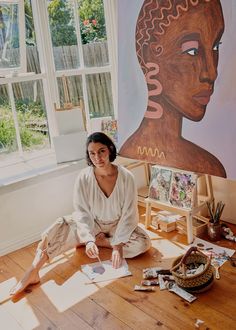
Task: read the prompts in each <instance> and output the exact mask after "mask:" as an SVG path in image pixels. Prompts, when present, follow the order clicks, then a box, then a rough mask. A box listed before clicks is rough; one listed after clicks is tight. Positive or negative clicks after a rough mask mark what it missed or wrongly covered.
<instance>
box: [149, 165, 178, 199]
mask: <svg viewBox="0 0 236 330" xmlns="http://www.w3.org/2000/svg"><path fill="white" fill-rule="evenodd" d="M171 177H172V171H171V170H170V169H167V168H162V167H159V166H157V165H154V166H152V169H151V180H150V185H149V197H150V198H153V199H156V200H158V201H160V202H164V203H169V192H170V184H171Z"/></svg>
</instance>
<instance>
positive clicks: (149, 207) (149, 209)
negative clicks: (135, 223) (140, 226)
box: [145, 202, 152, 229]
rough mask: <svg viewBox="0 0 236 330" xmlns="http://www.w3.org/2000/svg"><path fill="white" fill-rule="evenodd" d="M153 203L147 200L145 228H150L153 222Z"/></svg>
mask: <svg viewBox="0 0 236 330" xmlns="http://www.w3.org/2000/svg"><path fill="white" fill-rule="evenodd" d="M151 209H152V207H151V203H149V202H146V214H145V228H146V229H148V228H149V226H150V223H151Z"/></svg>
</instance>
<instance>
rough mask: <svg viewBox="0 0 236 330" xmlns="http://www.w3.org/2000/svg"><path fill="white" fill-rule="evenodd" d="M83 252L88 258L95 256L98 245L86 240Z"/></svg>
mask: <svg viewBox="0 0 236 330" xmlns="http://www.w3.org/2000/svg"><path fill="white" fill-rule="evenodd" d="M85 252H86V254H87V256H88V257H89V258H97V256H98V254H99V251H98V247H97V245H96V244H95V243H94V242H88V243H87V244H86V249H85Z"/></svg>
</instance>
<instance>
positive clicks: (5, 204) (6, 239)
mask: <svg viewBox="0 0 236 330" xmlns="http://www.w3.org/2000/svg"><path fill="white" fill-rule="evenodd" d="M84 166H86V163H85V162H84V161H81V162H79V163H77V164H73V165H71V166H68V167H66V168H62V169H58V170H56V171H54V172H51V173H47V174H44V175H39V176H37V177H35V178H31V179H28V180H25V181H21V182H18V183H15V184H11V185H8V186H5V187H4V186H3V187H0V255H4V254H7V253H9V252H11V251H14V250H16V249H19V248H21V247H24V246H26V245H28V244H31V243H32V242H35V241H36V240H38V239H39V238H40V233H41V232H42V231H43V230H44V229H46V228H47V227H48V226H49V225H50V224H51V223H52V222H53V221H54V220H55V219H56V218H57V217H59V216H62V215H66V214H70V213H71V212H72V210H73V205H72V195H73V186H74V182H75V178H76V176H77V175H78V173H79V170H80V169H81V168H82V167H84Z"/></svg>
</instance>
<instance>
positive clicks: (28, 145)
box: [12, 81, 50, 155]
mask: <svg viewBox="0 0 236 330" xmlns="http://www.w3.org/2000/svg"><path fill="white" fill-rule="evenodd" d="M12 87H13V92H14V97H15V104H16V111H17V118H18V125H19V129H20V137H21V143H22V148H23V150H24V151H25V152H26V153H25V155H27V154H30V153H32V151H35V150H42V149H48V148H50V143H49V134H48V123H47V116H46V110H45V103H44V95H43V88H42V82H41V81H30V82H22V83H18V84H17V83H15V84H13V85H12Z"/></svg>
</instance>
